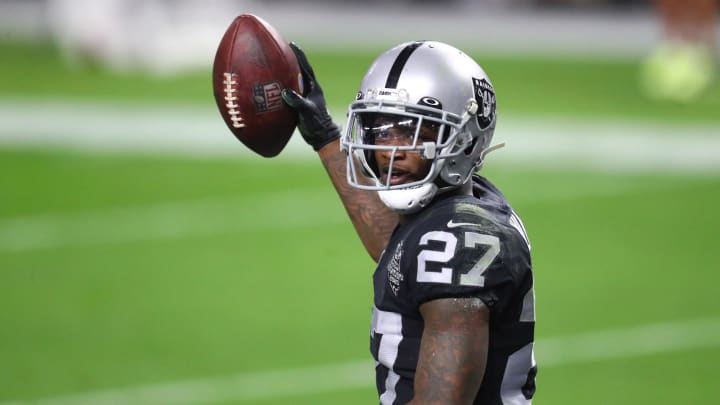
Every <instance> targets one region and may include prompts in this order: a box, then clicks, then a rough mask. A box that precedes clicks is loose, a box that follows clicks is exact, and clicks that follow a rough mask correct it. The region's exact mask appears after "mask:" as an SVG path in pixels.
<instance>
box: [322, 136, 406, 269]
mask: <svg viewBox="0 0 720 405" xmlns="http://www.w3.org/2000/svg"><path fill="white" fill-rule="evenodd" d="M319 153H320V160H321V161H322V163H323V165H324V166H325V170H326V171H327V172H328V175H329V176H330V180H331V181H332V184H333V186H335V190H336V191H337V193H338V195H339V196H340V199H341V200H342V203H343V205H344V206H345V210H346V211H347V213H348V216H349V217H350V220H351V221H352V223H353V226H354V227H355V231H356V232H357V234H358V236H359V237H360V240H361V241H362V242H363V244H364V245H365V249H366V250H367V251H368V253H369V254H370V256H371V257H372V258H373V260H375V261H378V260H379V259H380V255H381V254H382V251H383V250H384V249H385V246H386V245H387V242H388V240H390V235H391V234H392V231H393V230H394V229H395V226H396V225H397V223H398V215H397V214H396V213H394V212H393V211H391V210H390V209H389V208H387V207H386V206H385V204H383V203H382V201H380V198H379V197H378V196H377V193H376V192H374V191H368V190H360V189H357V188H354V187H351V186H350V185H349V184H348V182H347V177H346V171H347V156H346V155H345V153H344V152H342V151H341V150H340V145H339V141H334V142H331V143H329V144H327V145H325V146H324V147H323V148H322V149H320V151H319Z"/></svg>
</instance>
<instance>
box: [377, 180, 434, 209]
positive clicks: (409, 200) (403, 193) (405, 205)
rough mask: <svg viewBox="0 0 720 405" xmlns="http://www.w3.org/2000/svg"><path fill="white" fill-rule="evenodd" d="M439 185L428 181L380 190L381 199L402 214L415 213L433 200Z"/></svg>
mask: <svg viewBox="0 0 720 405" xmlns="http://www.w3.org/2000/svg"><path fill="white" fill-rule="evenodd" d="M437 190H438V188H437V186H436V185H435V184H433V183H426V184H423V185H421V186H417V187H413V188H405V189H400V190H380V191H378V196H379V197H380V200H382V202H383V203H384V204H385V205H386V206H387V207H388V208H390V209H391V210H393V211H395V212H397V213H398V214H401V215H407V214H413V213H415V212H417V211H419V210H420V209H421V208H423V207H425V206H426V205H428V203H430V201H432V199H433V197H435V193H437Z"/></svg>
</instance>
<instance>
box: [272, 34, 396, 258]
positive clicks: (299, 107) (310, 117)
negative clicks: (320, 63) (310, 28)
mask: <svg viewBox="0 0 720 405" xmlns="http://www.w3.org/2000/svg"><path fill="white" fill-rule="evenodd" d="M290 47H291V48H292V50H293V52H295V56H296V57H297V59H298V62H299V64H300V69H301V71H302V75H303V81H304V87H305V91H304V94H303V95H302V96H301V95H299V94H297V93H296V92H294V91H293V90H291V89H285V90H283V93H282V96H283V100H285V103H287V104H288V105H289V106H290V107H292V108H293V109H294V110H295V111H297V113H298V117H299V123H298V129H299V130H300V134H301V135H302V137H303V139H305V142H307V143H308V144H309V145H310V146H312V147H313V149H315V151H317V152H318V154H319V156H320V160H321V161H322V163H323V166H325V170H326V171H327V173H328V175H329V176H330V180H331V182H332V184H333V186H334V187H335V190H336V191H337V193H338V195H339V196H340V200H341V201H342V203H343V205H344V206H345V210H346V211H347V213H348V216H349V217H350V220H351V221H352V223H353V226H354V227H355V231H356V232H357V234H358V236H359V237H360V240H361V241H362V243H363V245H365V249H366V250H367V251H368V253H369V254H370V257H372V258H373V260H375V261H378V260H379V258H380V255H381V254H382V251H383V250H384V249H385V245H387V242H388V240H389V239H390V235H391V234H392V231H393V229H395V226H396V225H397V222H398V216H397V214H395V213H394V212H393V211H391V210H390V209H389V208H387V207H386V206H385V205H384V204H383V203H382V201H380V199H379V197H378V196H377V193H375V192H371V191H365V190H360V189H356V188H353V187H351V186H350V185H349V184H348V183H347V178H346V170H347V167H346V165H347V163H346V162H347V155H346V154H345V152H343V151H341V150H340V141H339V138H340V128H339V127H338V126H337V125H336V124H335V123H334V122H333V121H332V118H331V117H330V114H329V113H328V111H327V106H326V103H325V96H324V95H323V91H322V88H321V87H320V84H319V83H318V82H317V80H316V79H315V72H314V71H313V69H312V66H310V63H309V62H308V60H307V57H306V56H305V53H304V52H303V51H302V49H300V48H299V47H298V46H297V45H296V44H294V43H291V44H290Z"/></svg>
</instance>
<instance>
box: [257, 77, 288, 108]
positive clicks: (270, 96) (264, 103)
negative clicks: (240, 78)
mask: <svg viewBox="0 0 720 405" xmlns="http://www.w3.org/2000/svg"><path fill="white" fill-rule="evenodd" d="M281 90H282V87H280V83H278V82H270V83H265V84H256V85H253V94H254V97H253V101H255V108H257V111H258V112H267V111H273V110H277V109H279V108H282V97H281V96H280V92H281Z"/></svg>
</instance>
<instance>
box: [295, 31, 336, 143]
mask: <svg viewBox="0 0 720 405" xmlns="http://www.w3.org/2000/svg"><path fill="white" fill-rule="evenodd" d="M290 48H292V50H293V52H294V53H295V57H296V58H297V60H298V63H299V64H300V71H301V72H302V77H303V87H304V94H303V95H302V96H301V95H299V94H298V93H297V92H295V91H294V90H292V89H283V91H282V98H283V100H284V101H285V103H286V104H287V105H289V106H290V107H291V108H292V109H294V110H295V111H297V113H298V129H299V130H300V134H302V137H303V139H305V142H307V143H308V144H309V145H310V146H312V147H313V149H315V150H316V151H318V150H320V148H322V147H323V146H325V145H327V144H328V143H330V142H332V141H334V140H335V139H338V138H339V137H340V128H339V127H338V126H337V125H335V123H334V122H333V121H332V118H331V117H330V114H329V113H328V111H327V105H326V103H325V96H324V95H323V91H322V88H321V87H320V84H319V83H318V82H317V80H315V72H314V71H313V68H312V66H310V62H308V60H307V57H306V56H305V52H303V50H302V49H300V47H298V46H297V45H296V44H295V43H294V42H291V43H290Z"/></svg>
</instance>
